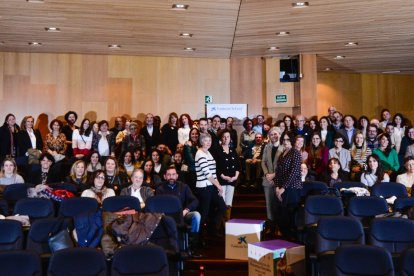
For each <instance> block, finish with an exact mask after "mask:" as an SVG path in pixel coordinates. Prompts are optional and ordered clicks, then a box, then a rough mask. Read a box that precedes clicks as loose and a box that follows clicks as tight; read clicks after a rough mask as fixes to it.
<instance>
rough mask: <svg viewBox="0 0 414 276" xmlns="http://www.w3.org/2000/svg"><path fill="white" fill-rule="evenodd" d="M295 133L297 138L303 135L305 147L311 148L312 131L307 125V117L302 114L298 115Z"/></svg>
mask: <svg viewBox="0 0 414 276" xmlns="http://www.w3.org/2000/svg"><path fill="white" fill-rule="evenodd" d="M293 133H294V134H295V136H297V135H302V136H303V137H305V145H306V146H309V144H310V137H311V134H312V130H311V128H310V127H309V126H307V125H305V116H303V115H301V114H299V115H296V127H295V129H294V130H293Z"/></svg>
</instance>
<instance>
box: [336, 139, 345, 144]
mask: <svg viewBox="0 0 414 276" xmlns="http://www.w3.org/2000/svg"><path fill="white" fill-rule="evenodd" d="M335 142H338V143H343V142H344V141H342V140H335Z"/></svg>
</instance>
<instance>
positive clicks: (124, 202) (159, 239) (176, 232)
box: [0, 195, 188, 274]
mask: <svg viewBox="0 0 414 276" xmlns="http://www.w3.org/2000/svg"><path fill="white" fill-rule="evenodd" d="M3 201H4V202H5V203H10V204H14V207H13V208H11V210H10V211H9V214H18V215H27V216H29V218H30V221H31V226H30V228H28V229H25V228H24V227H22V224H21V223H20V222H18V221H13V220H1V221H0V233H2V235H1V237H0V251H1V250H19V249H26V250H27V251H32V252H35V253H37V254H39V255H40V256H41V257H42V260H43V264H44V263H45V262H47V261H48V258H49V257H50V253H51V252H50V249H49V245H48V240H49V237H50V236H51V235H52V236H53V235H55V234H56V233H58V232H59V231H60V230H62V229H66V228H69V229H72V228H73V219H74V218H76V217H78V216H82V215H85V214H92V213H95V212H96V211H97V210H98V209H99V204H98V202H97V201H96V200H95V199H93V198H86V197H77V198H69V199H66V200H63V201H62V202H59V204H56V202H54V201H52V200H50V199H41V198H22V199H19V200H17V201H16V202H14V203H13V202H12V201H6V200H5V199H3ZM125 208H127V209H134V210H136V211H144V212H157V213H165V214H166V216H164V217H163V218H162V220H161V222H160V224H159V227H157V228H156V231H154V233H153V234H152V236H151V238H150V242H151V243H153V244H156V245H160V246H162V247H163V248H164V249H165V251H166V253H167V256H168V260H169V263H170V268H169V269H170V272H174V274H179V273H180V271H181V270H182V269H183V260H184V259H185V258H186V256H187V255H186V252H185V250H186V249H188V232H187V230H188V228H187V227H184V228H181V225H180V223H182V224H184V223H183V221H182V206H181V202H180V200H179V199H178V198H177V197H175V196H168V195H158V196H154V197H151V198H150V199H148V200H147V205H146V208H145V210H141V207H140V203H139V201H138V199H137V198H136V197H132V196H114V197H109V198H106V199H105V200H104V201H103V205H102V211H103V212H117V211H120V210H124V209H125ZM6 209H7V208H6ZM172 243H174V244H173V245H172ZM48 255H49V256H48ZM44 259H46V261H45V260H44ZM44 270H45V264H44Z"/></svg>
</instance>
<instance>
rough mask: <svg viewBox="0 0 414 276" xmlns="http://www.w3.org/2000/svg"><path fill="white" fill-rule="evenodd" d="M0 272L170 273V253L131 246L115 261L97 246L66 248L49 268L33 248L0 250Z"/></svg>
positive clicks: (62, 275) (37, 275)
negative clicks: (108, 257) (108, 258)
mask: <svg viewBox="0 0 414 276" xmlns="http://www.w3.org/2000/svg"><path fill="white" fill-rule="evenodd" d="M0 267H1V269H0V275H8V276H9V275H31V276H41V275H46V274H47V275H59V276H73V275H84V276H87V275H90V276H95V275H96V276H106V275H112V276H118V275H160V276H168V275H169V266H168V260H167V255H166V253H165V252H164V250H163V248H161V247H158V246H138V245H128V246H125V247H122V248H120V249H119V250H117V251H116V252H115V254H114V256H113V259H112V261H108V260H106V258H105V256H104V254H103V253H102V252H101V251H100V250H98V249H94V248H80V247H79V248H67V249H63V250H60V251H57V252H55V253H54V254H53V255H52V256H51V257H50V261H49V264H48V267H47V269H46V270H47V271H44V270H45V269H44V268H42V261H41V258H40V256H39V255H38V254H36V253H34V252H32V251H27V250H26V251H22V250H17V251H1V252H0Z"/></svg>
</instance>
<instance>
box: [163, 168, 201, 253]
mask: <svg viewBox="0 0 414 276" xmlns="http://www.w3.org/2000/svg"><path fill="white" fill-rule="evenodd" d="M164 178H165V180H166V181H164V182H163V183H162V184H161V185H160V186H158V188H157V190H156V191H155V194H156V195H173V196H176V197H178V198H179V199H180V202H181V206H183V218H184V222H185V223H186V224H188V225H191V237H190V241H191V243H192V244H190V246H195V244H194V243H195V242H198V233H199V231H200V221H201V215H200V213H199V212H197V211H196V210H197V207H198V204H199V201H198V199H197V198H196V197H195V196H194V195H193V193H192V192H191V189H190V187H189V186H188V185H187V184H185V183H183V182H181V181H178V174H177V170H176V168H175V167H174V166H170V167H169V168H168V169H167V171H166V172H165V174H164Z"/></svg>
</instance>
